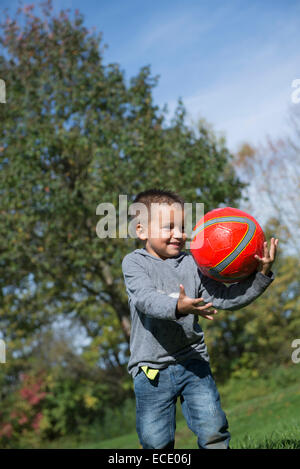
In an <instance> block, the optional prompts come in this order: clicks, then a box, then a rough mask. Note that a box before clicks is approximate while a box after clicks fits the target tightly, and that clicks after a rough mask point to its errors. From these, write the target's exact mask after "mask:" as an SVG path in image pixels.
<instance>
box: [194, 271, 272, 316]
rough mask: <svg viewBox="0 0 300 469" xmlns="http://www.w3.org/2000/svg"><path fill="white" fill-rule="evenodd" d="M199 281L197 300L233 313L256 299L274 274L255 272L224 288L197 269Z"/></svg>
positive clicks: (270, 281)
mask: <svg viewBox="0 0 300 469" xmlns="http://www.w3.org/2000/svg"><path fill="white" fill-rule="evenodd" d="M197 270H198V275H199V279H200V285H199V298H201V297H202V298H203V299H204V301H205V303H212V304H213V307H214V308H217V309H224V310H230V311H235V310H237V309H241V308H243V307H244V306H247V305H248V304H250V303H251V302H252V301H254V300H255V299H256V298H258V297H259V296H260V295H261V294H262V293H263V292H264V291H265V290H266V288H267V287H268V286H269V285H270V284H271V283H272V282H273V280H274V273H273V272H272V271H270V272H269V274H268V275H264V274H263V273H262V272H255V273H253V274H252V275H250V276H249V277H247V278H246V279H245V280H242V281H241V282H238V283H233V284H231V285H230V286H228V287H227V286H226V285H224V284H223V283H221V282H217V281H216V280H214V279H211V278H209V277H207V276H206V275H203V274H202V273H201V271H200V269H198V268H197Z"/></svg>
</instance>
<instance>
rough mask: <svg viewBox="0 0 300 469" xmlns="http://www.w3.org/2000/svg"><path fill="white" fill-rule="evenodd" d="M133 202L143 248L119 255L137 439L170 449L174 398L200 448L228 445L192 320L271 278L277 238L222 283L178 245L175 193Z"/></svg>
mask: <svg viewBox="0 0 300 469" xmlns="http://www.w3.org/2000/svg"><path fill="white" fill-rule="evenodd" d="M134 202H135V203H137V202H139V203H141V204H144V207H146V208H147V217H146V218H145V216H144V215H140V216H139V217H138V218H136V233H137V236H138V237H139V239H140V240H142V241H143V242H144V247H143V248H141V249H135V250H134V251H133V252H131V253H129V254H127V255H126V256H125V257H124V259H123V262H122V270H123V275H124V280H125V286H126V291H127V294H128V302H129V307H130V311H131V337H130V352H131V355H130V359H129V363H128V371H129V373H131V375H132V377H133V381H134V391H135V395H136V428H137V433H138V437H139V440H140V443H141V445H142V447H143V448H144V449H145V448H170V449H171V448H174V440H175V427H176V424H175V411H176V401H177V397H180V400H181V405H182V411H183V414H184V417H185V419H186V421H187V424H188V426H189V428H190V429H191V430H192V431H193V432H194V433H195V434H196V435H197V437H198V440H197V441H198V446H199V448H201V449H209V448H211V449H227V448H229V440H230V433H229V431H228V422H227V419H226V416H225V413H224V412H223V410H222V408H221V405H220V396H219V393H218V390H217V388H216V385H215V382H214V379H213V376H212V374H211V369H210V366H209V356H208V353H207V348H206V345H205V342H204V337H203V331H202V328H201V326H200V324H199V323H198V319H199V316H200V317H203V318H205V319H208V320H212V319H213V316H214V315H215V314H216V313H217V311H216V309H215V308H220V309H223V310H231V311H232V310H236V309H240V308H242V307H244V306H246V305H248V304H249V303H251V302H252V301H253V300H255V299H256V298H257V297H259V296H260V295H261V294H262V293H263V292H264V291H265V289H266V288H267V287H268V286H269V285H270V284H271V283H272V281H273V280H274V274H273V273H272V271H271V270H270V269H271V265H272V263H273V261H274V259H275V254H276V247H277V244H278V240H277V239H276V240H274V238H272V239H271V247H270V253H269V252H268V247H267V243H265V253H264V257H263V258H258V260H259V268H258V271H257V272H255V273H254V274H252V275H251V276H250V277H248V278H247V279H245V280H244V281H242V282H239V283H234V284H231V285H230V286H229V287H226V286H225V285H224V284H222V283H219V282H217V281H215V280H212V279H210V278H208V277H206V276H204V275H203V274H202V273H201V272H200V270H199V269H198V267H197V265H196V263H195V261H194V259H193V257H192V256H191V254H189V253H187V252H184V251H181V249H182V248H183V247H184V244H185V241H186V238H187V236H186V234H185V232H184V212H183V204H184V201H183V199H182V198H181V197H180V196H179V195H177V194H175V193H173V192H169V191H161V190H156V189H150V190H148V191H145V192H141V193H140V194H138V196H137V197H136V199H135V201H134ZM153 204H156V206H154V205H153ZM157 204H159V205H157ZM174 204H176V205H174ZM153 207H155V209H154V210H152V209H153ZM147 218H148V219H147Z"/></svg>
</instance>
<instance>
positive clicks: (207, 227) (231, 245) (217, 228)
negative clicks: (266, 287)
mask: <svg viewBox="0 0 300 469" xmlns="http://www.w3.org/2000/svg"><path fill="white" fill-rule="evenodd" d="M191 239H192V241H191V244H190V250H191V254H192V256H193V258H194V260H195V262H196V264H197V265H198V267H199V269H200V271H201V272H202V273H203V274H204V275H206V276H207V277H210V278H213V279H214V280H217V281H218V282H224V283H233V282H239V281H241V280H243V279H245V278H247V277H248V276H249V275H251V274H252V273H253V272H254V271H255V270H256V269H257V266H258V260H257V259H255V257H254V256H255V254H257V255H258V256H259V257H263V252H264V241H265V235H264V232H263V230H262V229H261V227H260V226H259V224H258V223H257V221H256V220H255V219H254V218H253V217H252V216H251V215H249V214H248V213H246V212H243V211H242V210H239V209H237V208H232V207H226V208H217V209H215V210H211V211H210V212H208V213H207V214H206V215H204V217H202V218H201V219H200V220H199V221H198V223H197V224H196V226H195V227H194V229H193V233H192V237H191Z"/></svg>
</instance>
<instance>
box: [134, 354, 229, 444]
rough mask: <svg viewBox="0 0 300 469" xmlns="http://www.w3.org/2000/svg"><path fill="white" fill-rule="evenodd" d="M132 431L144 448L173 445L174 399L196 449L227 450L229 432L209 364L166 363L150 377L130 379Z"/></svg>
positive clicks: (191, 361)
mask: <svg viewBox="0 0 300 469" xmlns="http://www.w3.org/2000/svg"><path fill="white" fill-rule="evenodd" d="M134 392H135V396H136V430H137V434H138V437H139V440H140V443H141V445H142V447H143V448H144V449H149V448H150V449H152V448H156V449H159V448H169V449H172V448H174V442H175V428H176V419H175V414H176V401H177V397H179V396H180V401H181V407H182V412H183V415H184V417H185V419H186V422H187V424H188V426H189V428H190V429H191V430H192V431H193V432H194V433H195V434H196V435H197V437H198V440H197V441H198V447H199V448H200V449H228V448H229V440H230V433H229V431H228V422H227V419H226V415H225V413H224V412H223V410H222V408H221V404H220V395H219V392H218V390H217V388H216V384H215V381H214V379H213V376H212V374H211V370H210V366H209V363H208V362H206V361H204V360H198V359H190V360H187V361H186V362H183V363H177V364H174V365H169V366H168V367H167V368H164V369H162V370H160V371H159V373H158V375H157V376H156V378H155V379H154V380H150V379H149V378H147V376H146V375H145V373H144V372H143V371H142V370H141V369H140V370H139V372H138V374H137V375H136V377H135V378H134Z"/></svg>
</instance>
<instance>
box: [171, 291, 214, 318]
mask: <svg viewBox="0 0 300 469" xmlns="http://www.w3.org/2000/svg"><path fill="white" fill-rule="evenodd" d="M179 288H180V294H179V298H178V301H177V311H178V312H179V313H180V314H197V315H199V316H202V317H203V318H205V319H209V320H210V321H212V320H213V319H214V318H213V317H212V316H211V314H217V310H216V309H210V308H211V306H212V303H207V304H206V305H203V306H198V305H199V303H203V301H204V300H203V298H190V297H189V296H186V293H185V290H184V286H183V285H182V284H180V286H179Z"/></svg>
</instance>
